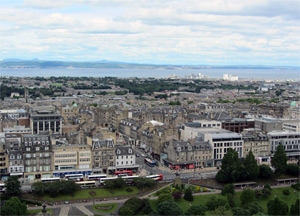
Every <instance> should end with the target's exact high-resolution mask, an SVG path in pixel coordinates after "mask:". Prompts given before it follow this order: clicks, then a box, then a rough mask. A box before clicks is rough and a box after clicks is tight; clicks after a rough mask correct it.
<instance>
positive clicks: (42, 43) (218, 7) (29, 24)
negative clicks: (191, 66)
mask: <svg viewBox="0 0 300 216" xmlns="http://www.w3.org/2000/svg"><path fill="white" fill-rule="evenodd" d="M272 2H273V3H274V5H275V6H278V8H274V6H273V5H272V4H271V1H267V0H259V1H258V0H253V1H240V0H230V1H229V0H210V1H194V0H178V1H172V0H168V1H158V0H154V1H150V0H143V1H133V0H113V1H109V0H101V1H97V0H72V1H71V0H64V1H51V0H43V1H39V0H27V1H26V0H25V1H24V4H22V5H21V6H20V5H11V7H7V6H6V8H5V7H4V8H2V9H1V11H0V20H1V21H0V34H1V39H0V40H1V45H2V51H1V54H0V58H7V57H21V58H22V57H23V58H26V55H36V56H35V57H39V56H40V55H42V56H45V57H47V56H49V57H51V58H60V56H61V58H63V59H69V60H72V59H79V56H80V59H81V60H97V59H98V58H101V59H111V60H119V61H122V60H124V61H125V60H126V61H131V62H133V61H136V62H145V61H148V62H151V63H155V62H162V61H164V62H165V63H178V59H180V61H181V63H184V62H188V63H193V61H195V62H197V63H201V62H199V59H200V60H203V62H202V63H205V61H206V60H207V61H208V62H210V63H211V62H213V61H212V60H213V59H215V60H216V62H218V63H220V62H222V58H224V61H223V62H228V59H235V58H239V59H238V61H239V62H245V63H246V62H250V63H253V61H254V59H255V56H266V57H268V56H269V60H268V62H272V61H273V62H274V64H279V63H280V62H279V60H278V59H280V56H282V55H283V54H284V55H285V56H287V58H289V60H290V62H291V63H290V64H295V62H297V55H298V54H299V47H300V39H299V33H300V29H299V23H298V19H296V18H295V17H296V15H295V11H297V10H298V12H299V9H297V8H296V9H295V8H294V4H295V1H292V0H291V1H290V2H291V4H290V5H289V4H287V3H281V2H280V1H277V0H276V1H272ZM74 4H75V5H76V7H75V8H74ZM81 6H84V7H83V8H84V9H81ZM279 6H280V7H281V8H279ZM292 7H293V8H292ZM45 9H47V10H45ZM266 9H269V10H272V13H271V12H268V10H266ZM264 10H266V11H264ZM15 54H18V55H19V56H12V55H15ZM90 58H91V59H90ZM252 58H253V59H252ZM272 59H273V60H272ZM231 61H232V60H231ZM255 61H257V58H256V59H255ZM284 62H287V59H285V60H284ZM260 63H261V62H260Z"/></svg>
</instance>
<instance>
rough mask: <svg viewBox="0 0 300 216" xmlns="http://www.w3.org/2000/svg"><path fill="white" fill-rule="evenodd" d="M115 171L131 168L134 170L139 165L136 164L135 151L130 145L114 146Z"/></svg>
mask: <svg viewBox="0 0 300 216" xmlns="http://www.w3.org/2000/svg"><path fill="white" fill-rule="evenodd" d="M115 151H116V171H121V170H132V171H133V172H136V171H137V170H138V168H139V165H138V164H136V158H135V151H134V150H133V148H132V147H131V146H122V145H117V146H116V150H115Z"/></svg>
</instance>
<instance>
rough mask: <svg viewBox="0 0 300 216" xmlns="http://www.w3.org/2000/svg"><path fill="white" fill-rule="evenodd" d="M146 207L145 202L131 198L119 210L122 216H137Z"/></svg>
mask: <svg viewBox="0 0 300 216" xmlns="http://www.w3.org/2000/svg"><path fill="white" fill-rule="evenodd" d="M143 207H144V201H143V200H141V199H139V198H137V197H131V198H130V199H128V200H127V201H126V202H125V203H124V205H123V206H122V207H121V208H120V209H119V213H120V215H135V214H136V213H137V212H139V211H140V210H141V209H142V208H143Z"/></svg>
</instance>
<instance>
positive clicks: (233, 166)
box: [216, 148, 242, 183]
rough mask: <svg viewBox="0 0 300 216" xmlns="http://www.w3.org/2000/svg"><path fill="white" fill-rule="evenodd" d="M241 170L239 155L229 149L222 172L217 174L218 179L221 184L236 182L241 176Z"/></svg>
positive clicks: (223, 160)
mask: <svg viewBox="0 0 300 216" xmlns="http://www.w3.org/2000/svg"><path fill="white" fill-rule="evenodd" d="M241 168H242V165H241V161H240V159H239V157H238V153H237V152H236V151H235V150H233V149H232V148H229V149H227V153H226V155H225V156H224V158H223V159H222V166H221V170H220V171H219V172H218V173H217V176H216V179H217V181H220V182H228V183H229V182H235V181H237V180H238V179H239V177H240V175H241ZM219 173H220V174H219Z"/></svg>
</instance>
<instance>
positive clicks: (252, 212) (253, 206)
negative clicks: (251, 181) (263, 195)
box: [245, 202, 264, 215]
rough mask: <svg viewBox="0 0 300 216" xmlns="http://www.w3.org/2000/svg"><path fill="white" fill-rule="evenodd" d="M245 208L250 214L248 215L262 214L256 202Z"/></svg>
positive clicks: (261, 209)
mask: <svg viewBox="0 0 300 216" xmlns="http://www.w3.org/2000/svg"><path fill="white" fill-rule="evenodd" d="M245 208H246V209H247V210H248V211H249V212H250V215H256V214H259V213H263V212H264V210H263V208H262V207H260V205H259V204H258V203H257V202H252V203H249V204H248V205H246V207H245Z"/></svg>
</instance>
